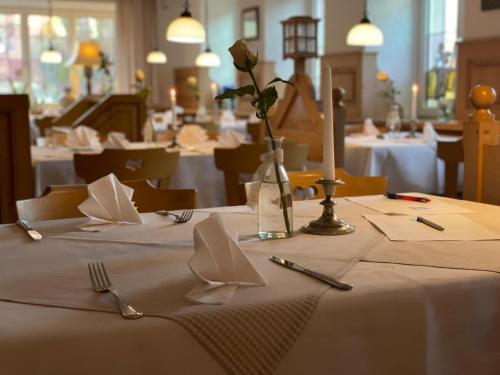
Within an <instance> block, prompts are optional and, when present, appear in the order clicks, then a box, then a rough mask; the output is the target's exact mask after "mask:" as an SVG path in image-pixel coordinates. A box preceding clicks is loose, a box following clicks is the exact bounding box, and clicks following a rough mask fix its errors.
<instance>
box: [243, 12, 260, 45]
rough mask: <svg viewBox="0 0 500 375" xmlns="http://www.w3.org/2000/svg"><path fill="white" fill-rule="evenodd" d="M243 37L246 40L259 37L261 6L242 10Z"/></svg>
mask: <svg viewBox="0 0 500 375" xmlns="http://www.w3.org/2000/svg"><path fill="white" fill-rule="evenodd" d="M241 37H242V38H243V39H246V40H256V39H259V8H258V7H252V8H246V9H243V10H242V11H241Z"/></svg>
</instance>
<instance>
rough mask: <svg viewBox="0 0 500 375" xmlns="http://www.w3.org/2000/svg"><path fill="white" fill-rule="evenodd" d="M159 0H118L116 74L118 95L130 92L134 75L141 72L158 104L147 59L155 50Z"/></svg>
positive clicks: (153, 99)
mask: <svg viewBox="0 0 500 375" xmlns="http://www.w3.org/2000/svg"><path fill="white" fill-rule="evenodd" d="M156 17H157V12H156V0H117V2H116V35H117V43H118V46H117V47H118V48H117V61H116V65H117V72H118V87H117V92H118V93H130V92H131V90H132V85H133V83H134V81H135V78H134V72H135V70H136V69H142V70H143V71H144V73H145V75H146V83H147V85H148V86H149V87H151V89H152V94H153V98H152V102H153V103H154V102H156V100H157V98H155V96H157V94H156V95H155V93H156V92H157V91H158V90H157V89H156V88H155V87H152V84H153V83H154V82H156V79H154V77H152V74H153V69H152V67H151V64H147V63H146V56H147V54H148V52H149V51H151V50H152V49H153V47H154V46H153V44H154V41H155V36H156V33H157V32H158V30H156V24H157V23H156V22H155V21H156Z"/></svg>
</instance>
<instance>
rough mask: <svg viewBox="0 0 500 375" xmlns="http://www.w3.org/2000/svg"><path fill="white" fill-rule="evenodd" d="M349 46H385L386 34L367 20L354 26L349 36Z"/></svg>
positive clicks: (364, 19)
mask: <svg viewBox="0 0 500 375" xmlns="http://www.w3.org/2000/svg"><path fill="white" fill-rule="evenodd" d="M347 44H348V45H349V46H381V45H382V44H384V34H383V33H382V30H380V29H379V28H378V27H377V26H376V25H374V24H373V23H371V22H370V21H369V20H368V19H367V18H363V19H362V20H361V22H360V23H358V24H357V25H354V26H353V27H352V28H351V30H349V33H348V34H347Z"/></svg>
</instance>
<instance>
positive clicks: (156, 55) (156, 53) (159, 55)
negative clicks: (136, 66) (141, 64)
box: [146, 49, 167, 64]
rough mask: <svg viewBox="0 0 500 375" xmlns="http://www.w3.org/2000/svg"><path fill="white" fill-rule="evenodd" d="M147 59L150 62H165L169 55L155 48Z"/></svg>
mask: <svg viewBox="0 0 500 375" xmlns="http://www.w3.org/2000/svg"><path fill="white" fill-rule="evenodd" d="M146 61H147V62H148V63H149V64H165V63H166V62H167V55H165V53H163V52H162V51H160V50H159V49H154V50H152V51H151V52H149V53H148V55H147V57H146Z"/></svg>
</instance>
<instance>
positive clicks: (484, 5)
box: [481, 0, 500, 12]
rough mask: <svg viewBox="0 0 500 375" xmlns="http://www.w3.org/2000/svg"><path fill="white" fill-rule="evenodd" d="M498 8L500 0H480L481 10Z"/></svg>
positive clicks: (499, 7)
mask: <svg viewBox="0 0 500 375" xmlns="http://www.w3.org/2000/svg"><path fill="white" fill-rule="evenodd" d="M493 9H500V0H481V10H482V11H483V12H484V11H485V10H493Z"/></svg>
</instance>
